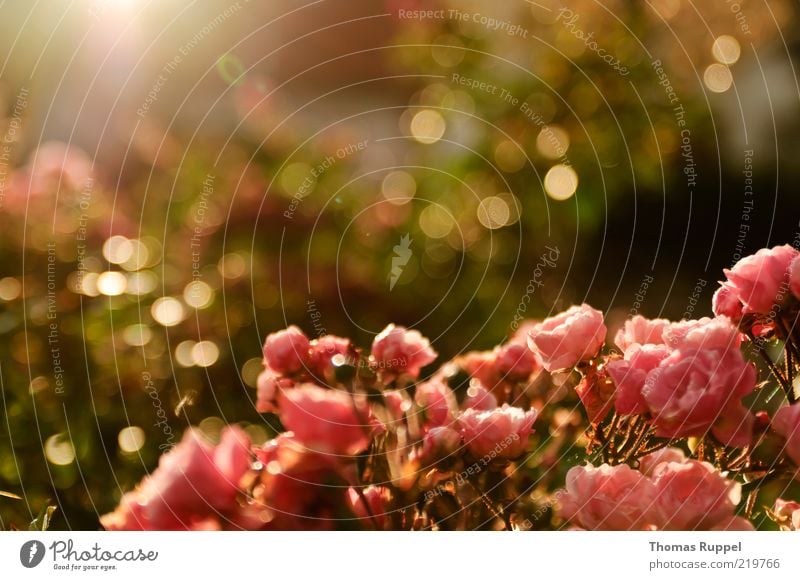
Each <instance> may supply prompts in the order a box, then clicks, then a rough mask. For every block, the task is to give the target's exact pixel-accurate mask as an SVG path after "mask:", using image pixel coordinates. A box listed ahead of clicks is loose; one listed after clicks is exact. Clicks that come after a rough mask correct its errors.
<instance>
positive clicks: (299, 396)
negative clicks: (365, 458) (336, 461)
mask: <svg viewBox="0 0 800 580" xmlns="http://www.w3.org/2000/svg"><path fill="white" fill-rule="evenodd" d="M279 408H280V418H281V422H282V423H283V425H284V426H285V427H286V429H287V430H289V431H291V432H293V433H294V437H295V439H296V440H297V441H298V442H299V443H301V444H303V445H305V446H306V447H307V448H309V449H312V450H314V451H318V452H320V453H332V454H338V455H355V454H357V453H360V452H361V451H364V450H365V449H366V448H367V446H368V445H369V443H370V441H371V440H372V435H373V433H374V432H375V423H374V419H373V417H372V415H371V414H370V412H369V408H368V407H367V406H366V405H365V404H363V402H361V401H357V399H355V398H354V397H353V395H350V394H349V393H346V392H344V391H337V390H334V389H326V388H324V387H319V386H317V385H312V384H303V385H298V386H296V387H294V388H293V389H289V390H287V391H283V392H282V393H281V395H280V398H279Z"/></svg>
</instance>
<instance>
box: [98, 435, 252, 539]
mask: <svg viewBox="0 0 800 580" xmlns="http://www.w3.org/2000/svg"><path fill="white" fill-rule="evenodd" d="M250 462H251V457H250V442H249V439H248V438H247V436H246V435H245V434H244V432H243V431H242V430H241V429H239V428H238V427H227V428H226V429H225V430H224V431H223V432H222V438H221V439H220V442H219V444H218V445H216V447H215V446H214V445H212V444H211V443H209V442H208V441H207V440H206V439H205V438H204V437H203V436H202V434H201V433H200V432H199V431H195V430H193V429H190V430H188V431H186V433H185V434H184V436H183V439H182V440H181V442H180V443H179V444H178V445H176V446H175V447H174V448H173V449H172V450H171V451H169V452H168V453H165V454H164V455H162V456H161V459H160V460H159V462H158V468H157V469H156V470H155V471H154V472H153V473H152V474H151V475H150V476H148V477H146V478H145V479H144V480H143V481H142V483H141V484H140V485H139V487H137V488H136V489H135V490H134V491H132V492H129V493H126V494H125V495H124V496H123V497H122V500H121V501H120V504H119V506H118V507H117V509H116V510H115V511H114V512H112V513H110V514H106V515H104V516H103V517H102V518H100V523H101V524H102V525H103V527H105V528H106V529H107V530H186V529H218V528H221V527H223V526H225V525H228V524H230V523H231V519H235V518H236V515H237V512H238V510H239V506H238V504H237V502H236V499H237V497H239V495H240V494H241V493H242V489H241V486H240V483H241V480H242V477H243V476H244V474H245V473H246V472H247V470H248V469H249V467H250Z"/></svg>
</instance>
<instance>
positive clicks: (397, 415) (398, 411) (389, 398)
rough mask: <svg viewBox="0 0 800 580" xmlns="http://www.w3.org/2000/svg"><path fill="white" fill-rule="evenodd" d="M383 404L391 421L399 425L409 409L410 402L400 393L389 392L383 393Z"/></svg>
mask: <svg viewBox="0 0 800 580" xmlns="http://www.w3.org/2000/svg"><path fill="white" fill-rule="evenodd" d="M383 402H384V406H385V407H386V410H387V411H388V412H389V418H390V419H391V421H393V422H396V423H400V422H401V421H402V420H403V416H404V415H405V414H406V411H408V410H409V409H410V408H411V401H409V400H408V397H407V396H406V395H405V394H404V393H403V392H402V391H396V390H389V391H384V392H383Z"/></svg>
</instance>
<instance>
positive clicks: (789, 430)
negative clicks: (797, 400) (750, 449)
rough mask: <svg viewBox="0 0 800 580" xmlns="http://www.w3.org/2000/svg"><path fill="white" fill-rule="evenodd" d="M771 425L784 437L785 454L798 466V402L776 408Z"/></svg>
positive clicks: (799, 455)
mask: <svg viewBox="0 0 800 580" xmlns="http://www.w3.org/2000/svg"><path fill="white" fill-rule="evenodd" d="M772 427H773V429H775V431H776V432H777V433H778V434H779V435H781V436H783V437H784V438H785V439H786V446H785V448H784V451H785V453H786V455H788V456H789V457H791V459H792V461H794V462H795V464H796V465H798V466H800V404H796V405H790V406H788V407H781V408H780V409H778V410H777V411H776V412H775V417H773V419H772Z"/></svg>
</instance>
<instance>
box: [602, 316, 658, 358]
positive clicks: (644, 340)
mask: <svg viewBox="0 0 800 580" xmlns="http://www.w3.org/2000/svg"><path fill="white" fill-rule="evenodd" d="M669 324H670V321H669V320H667V319H665V318H656V319H653V320H650V319H647V318H645V317H644V316H642V315H641V314H637V315H636V316H634V317H633V318H631V319H629V320H626V321H625V324H624V325H623V326H622V328H620V329H619V330H618V331H617V334H616V335H615V336H614V344H616V345H617V346H618V347H619V348H620V350H622V351H623V352H625V351H627V350H628V349H629V348H630V347H631V346H632V345H634V344H639V345H642V344H662V343H663V342H664V339H663V338H662V336H661V335H662V332H664V329H665V328H666V327H667V326H669Z"/></svg>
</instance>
